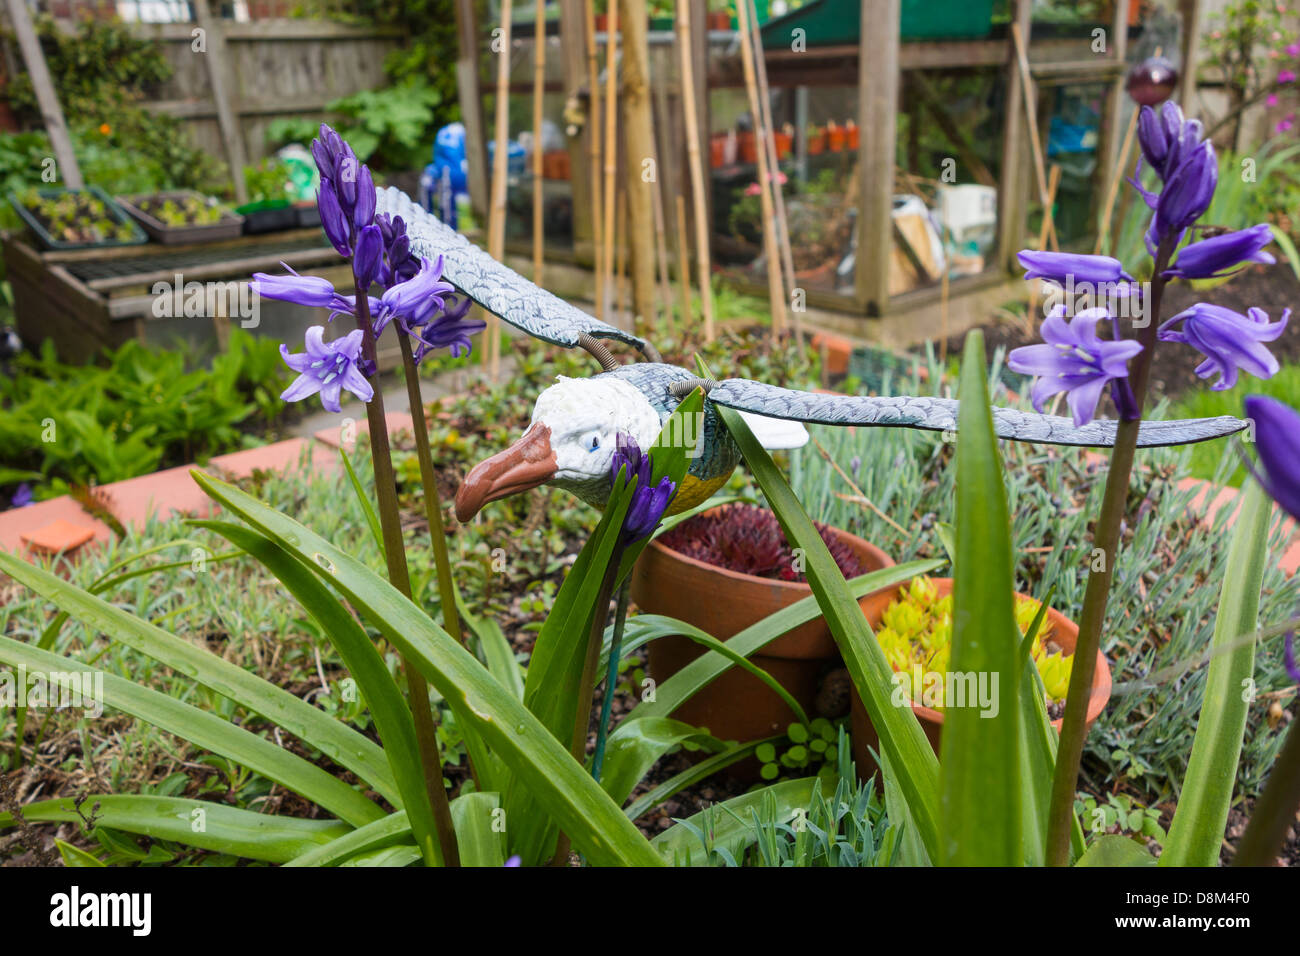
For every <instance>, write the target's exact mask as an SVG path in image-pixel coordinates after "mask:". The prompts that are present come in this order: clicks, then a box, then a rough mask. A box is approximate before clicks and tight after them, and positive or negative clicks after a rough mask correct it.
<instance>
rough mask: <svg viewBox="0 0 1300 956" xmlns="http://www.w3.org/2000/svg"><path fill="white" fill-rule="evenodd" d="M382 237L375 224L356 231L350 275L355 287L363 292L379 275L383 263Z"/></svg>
mask: <svg viewBox="0 0 1300 956" xmlns="http://www.w3.org/2000/svg"><path fill="white" fill-rule="evenodd" d="M383 257H384V237H383V233H381V232H380V231H379V227H378V226H376V225H373V224H372V225H369V226H364V227H362V228H361V229H360V230H358V232H357V248H356V252H355V253H354V254H353V256H352V275H353V276H354V277H355V278H356V280H357V288H358V289H360V290H361V291H362V292H364V291H365V290H366V289H369V288H370V285H371V283H373V282H374V281H375V279H376V278H378V277H379V267H380V265H381V264H382V263H383Z"/></svg>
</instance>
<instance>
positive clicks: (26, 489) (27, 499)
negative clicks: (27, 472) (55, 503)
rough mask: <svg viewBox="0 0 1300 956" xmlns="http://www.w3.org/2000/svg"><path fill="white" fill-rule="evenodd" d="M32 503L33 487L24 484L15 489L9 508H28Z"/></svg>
mask: <svg viewBox="0 0 1300 956" xmlns="http://www.w3.org/2000/svg"><path fill="white" fill-rule="evenodd" d="M31 503H32V486H31V485H29V484H27V482H25V481H24V482H23V483H22V484H21V485H19V486H18V487H17V488H15V489H14V493H13V497H12V498H10V499H9V507H11V508H26V507H27V506H28V505H30V504H31Z"/></svg>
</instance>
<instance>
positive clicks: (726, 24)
mask: <svg viewBox="0 0 1300 956" xmlns="http://www.w3.org/2000/svg"><path fill="white" fill-rule="evenodd" d="M708 24H709V29H710V30H730V29H731V14H730V13H710V14H709V18H708Z"/></svg>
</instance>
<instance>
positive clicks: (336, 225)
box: [311, 123, 376, 256]
mask: <svg viewBox="0 0 1300 956" xmlns="http://www.w3.org/2000/svg"><path fill="white" fill-rule="evenodd" d="M311 154H312V158H313V159H315V160H316V168H317V169H318V170H320V192H319V193H318V194H317V197H316V205H317V206H318V207H319V209H320V215H321V226H322V227H323V228H324V230H325V235H326V236H328V237H329V240H330V244H331V245H332V246H333V247H334V248H335V250H337V251H338V253H339V255H342V256H351V255H352V253H353V251H354V250H355V248H356V242H357V238H358V236H359V234H360V232H361V230H363V229H365V228H366V227H367V226H369V225H370V224H371V223H373V222H374V219H375V202H376V199H375V181H374V177H373V176H372V175H371V173H370V169H369V168H368V167H367V166H365V165H364V164H363V163H360V162H358V160H357V155H356V153H355V152H353V150H352V147H351V146H349V145H348V144H347V142H346V141H345V140H344V139H343V138H342V137H341V136H339V134H338V133H336V132H335V131H334V130H332V129H330V128H329V127H328V126H326V125H325V124H324V123H322V124H321V127H320V136H319V137H318V138H317V139H314V140H312V144H311Z"/></svg>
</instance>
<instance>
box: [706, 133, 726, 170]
mask: <svg viewBox="0 0 1300 956" xmlns="http://www.w3.org/2000/svg"><path fill="white" fill-rule="evenodd" d="M725 165H727V136H726V134H725V133H714V134H713V135H712V136H710V137H709V166H711V167H712V168H713V169H721V168H722V167H723V166H725Z"/></svg>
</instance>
